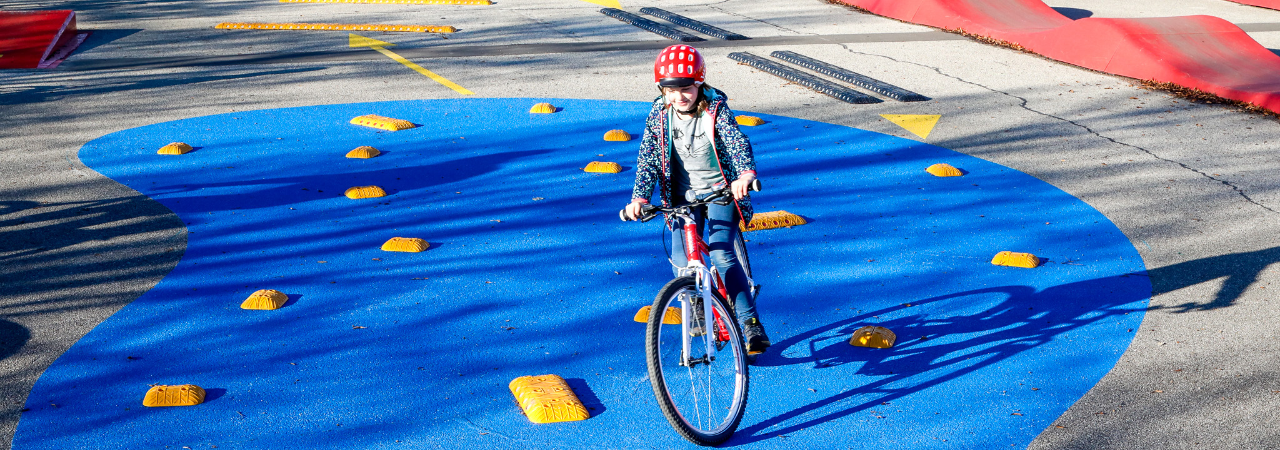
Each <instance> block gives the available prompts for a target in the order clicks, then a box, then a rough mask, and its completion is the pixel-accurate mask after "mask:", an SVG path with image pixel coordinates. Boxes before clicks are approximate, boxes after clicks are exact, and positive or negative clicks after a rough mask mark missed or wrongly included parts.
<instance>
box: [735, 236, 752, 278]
mask: <svg viewBox="0 0 1280 450" xmlns="http://www.w3.org/2000/svg"><path fill="white" fill-rule="evenodd" d="M733 253H734V256H736V257H737V258H738V264H739V265H741V266H742V271H743V272H744V273H746V274H747V278H752V277H751V258H749V257H748V255H747V242H746V240H745V239H743V237H742V233H738V239H737V240H735V241H733Z"/></svg>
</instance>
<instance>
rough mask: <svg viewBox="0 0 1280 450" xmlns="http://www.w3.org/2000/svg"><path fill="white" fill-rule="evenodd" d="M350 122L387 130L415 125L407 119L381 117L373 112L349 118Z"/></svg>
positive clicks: (408, 127)
mask: <svg viewBox="0 0 1280 450" xmlns="http://www.w3.org/2000/svg"><path fill="white" fill-rule="evenodd" d="M351 123H354V124H356V125H364V126H366V127H372V128H377V129H380V130H387V131H400V130H407V129H410V128H413V127H415V126H416V125H414V124H413V122H410V121H408V120H400V119H392V118H390V117H382V116H379V115H374V114H366V115H363V116H360V117H356V118H354V119H351Z"/></svg>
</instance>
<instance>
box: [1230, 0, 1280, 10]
mask: <svg viewBox="0 0 1280 450" xmlns="http://www.w3.org/2000/svg"><path fill="white" fill-rule="evenodd" d="M1227 1H1229V2H1236V3H1239V4H1241V5H1249V6H1257V7H1259V8H1268V9H1274V10H1280V0H1227Z"/></svg>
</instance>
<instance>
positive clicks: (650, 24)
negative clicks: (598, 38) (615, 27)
mask: <svg viewBox="0 0 1280 450" xmlns="http://www.w3.org/2000/svg"><path fill="white" fill-rule="evenodd" d="M600 13H601V14H604V15H606V16H609V17H612V18H614V19H618V20H621V21H623V22H626V23H629V24H632V25H635V26H637V27H639V28H640V29H642V30H645V31H649V32H651V33H656V34H658V35H661V36H662V37H665V38H667V39H674V40H677V41H680V42H697V41H705V40H706V39H703V38H700V37H697V36H694V35H692V34H689V33H685V32H683V31H680V30H677V29H675V28H671V27H669V26H666V25H663V24H660V23H658V22H654V21H652V20H649V19H646V18H643V17H640V16H637V15H635V14H631V13H629V12H626V11H623V10H621V9H617V8H604V9H601V10H600Z"/></svg>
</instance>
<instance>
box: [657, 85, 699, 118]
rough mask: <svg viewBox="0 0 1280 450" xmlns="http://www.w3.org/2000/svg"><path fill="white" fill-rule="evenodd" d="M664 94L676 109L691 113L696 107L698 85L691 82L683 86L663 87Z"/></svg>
mask: <svg viewBox="0 0 1280 450" xmlns="http://www.w3.org/2000/svg"><path fill="white" fill-rule="evenodd" d="M662 95H663V96H664V97H666V99H667V103H669V104H671V106H672V107H674V108H675V109H676V111H679V112H682V113H689V112H692V111H693V108H694V107H695V104H694V100H697V99H698V85H696V84H691V85H688V86H685V87H682V88H671V87H668V88H662Z"/></svg>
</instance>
